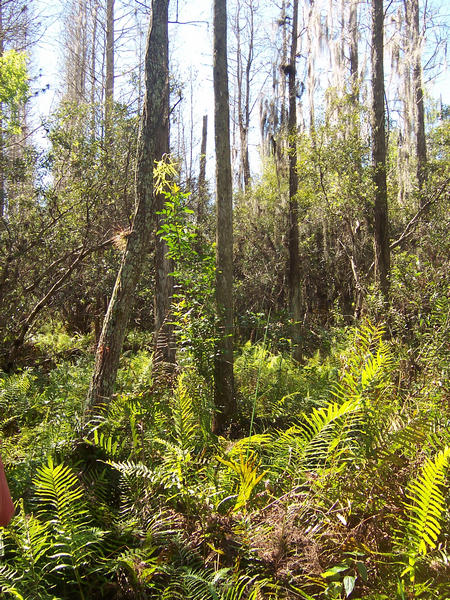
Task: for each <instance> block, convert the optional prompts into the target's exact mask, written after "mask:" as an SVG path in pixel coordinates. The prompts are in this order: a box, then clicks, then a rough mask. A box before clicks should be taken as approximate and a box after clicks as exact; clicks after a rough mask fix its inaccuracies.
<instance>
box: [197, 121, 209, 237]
mask: <svg viewBox="0 0 450 600" xmlns="http://www.w3.org/2000/svg"><path fill="white" fill-rule="evenodd" d="M207 139H208V115H203V125H202V144H201V147H200V170H199V174H198V202H197V225H200V224H201V223H203V220H204V218H205V214H206V202H207V197H206V195H207V194H206V143H207Z"/></svg>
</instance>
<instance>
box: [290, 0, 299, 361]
mask: <svg viewBox="0 0 450 600" xmlns="http://www.w3.org/2000/svg"><path fill="white" fill-rule="evenodd" d="M297 29H298V0H294V4H293V15H292V39H291V54H290V64H289V70H288V75H289V79H288V85H289V118H288V128H289V232H288V246H289V247H288V250H289V265H288V289H289V310H290V315H291V319H292V351H293V356H294V358H295V359H296V360H300V358H301V353H302V345H301V322H300V320H301V290H300V254H299V234H298V202H297V192H298V174H297V78H296V72H297V69H296V56H297Z"/></svg>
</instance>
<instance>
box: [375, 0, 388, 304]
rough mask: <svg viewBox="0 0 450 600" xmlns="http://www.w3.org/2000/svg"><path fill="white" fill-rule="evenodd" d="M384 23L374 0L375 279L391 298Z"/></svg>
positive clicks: (379, 5)
mask: <svg viewBox="0 0 450 600" xmlns="http://www.w3.org/2000/svg"><path fill="white" fill-rule="evenodd" d="M383 25H384V12H383V0H372V55H371V59H372V138H373V140H372V162H373V180H374V184H375V203H374V229H375V239H374V242H375V243H374V245H375V281H376V282H377V284H378V285H379V287H380V290H381V292H382V294H383V296H384V298H385V299H386V300H387V298H388V294H389V270H390V250H389V222H388V204H387V184H386V134H385V109H384V56H383V43H384V39H383Z"/></svg>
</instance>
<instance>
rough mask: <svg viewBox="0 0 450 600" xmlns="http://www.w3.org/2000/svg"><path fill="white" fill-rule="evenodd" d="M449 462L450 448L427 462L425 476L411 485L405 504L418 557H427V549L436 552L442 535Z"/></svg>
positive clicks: (423, 472) (422, 474)
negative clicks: (444, 490)
mask: <svg viewBox="0 0 450 600" xmlns="http://www.w3.org/2000/svg"><path fill="white" fill-rule="evenodd" d="M449 460H450V446H446V447H445V448H444V449H443V450H441V452H439V453H438V454H437V455H436V456H435V457H434V459H428V460H427V461H426V462H425V464H424V466H423V467H422V472H421V474H420V475H419V477H417V479H415V480H414V481H412V482H411V483H410V485H409V489H408V493H407V497H408V499H409V500H411V503H410V504H409V503H408V504H406V505H405V506H406V508H407V509H408V512H409V517H410V527H409V532H410V536H411V539H412V542H413V546H412V551H413V552H414V553H415V554H427V551H428V547H429V548H431V549H434V548H436V541H437V539H438V536H439V533H440V531H441V525H440V520H441V518H442V516H443V514H444V510H445V499H444V495H443V492H442V489H441V488H442V486H443V485H444V483H445V479H444V478H445V470H446V468H447V466H448V463H449Z"/></svg>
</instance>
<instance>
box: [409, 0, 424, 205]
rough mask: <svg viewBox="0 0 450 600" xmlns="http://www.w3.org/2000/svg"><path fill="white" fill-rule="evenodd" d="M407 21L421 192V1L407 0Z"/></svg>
mask: <svg viewBox="0 0 450 600" xmlns="http://www.w3.org/2000/svg"><path fill="white" fill-rule="evenodd" d="M405 13H406V19H407V21H408V24H409V26H410V31H411V33H410V39H411V43H412V55H413V85H414V100H415V105H416V156H417V183H418V186H419V192H422V191H423V187H424V185H425V183H426V180H427V170H426V165H427V143H426V137H425V107H424V101H423V83H422V61H421V48H420V46H421V44H420V20H419V0H405ZM424 201H425V198H424V196H423V194H421V197H420V206H422V205H423V203H424Z"/></svg>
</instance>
